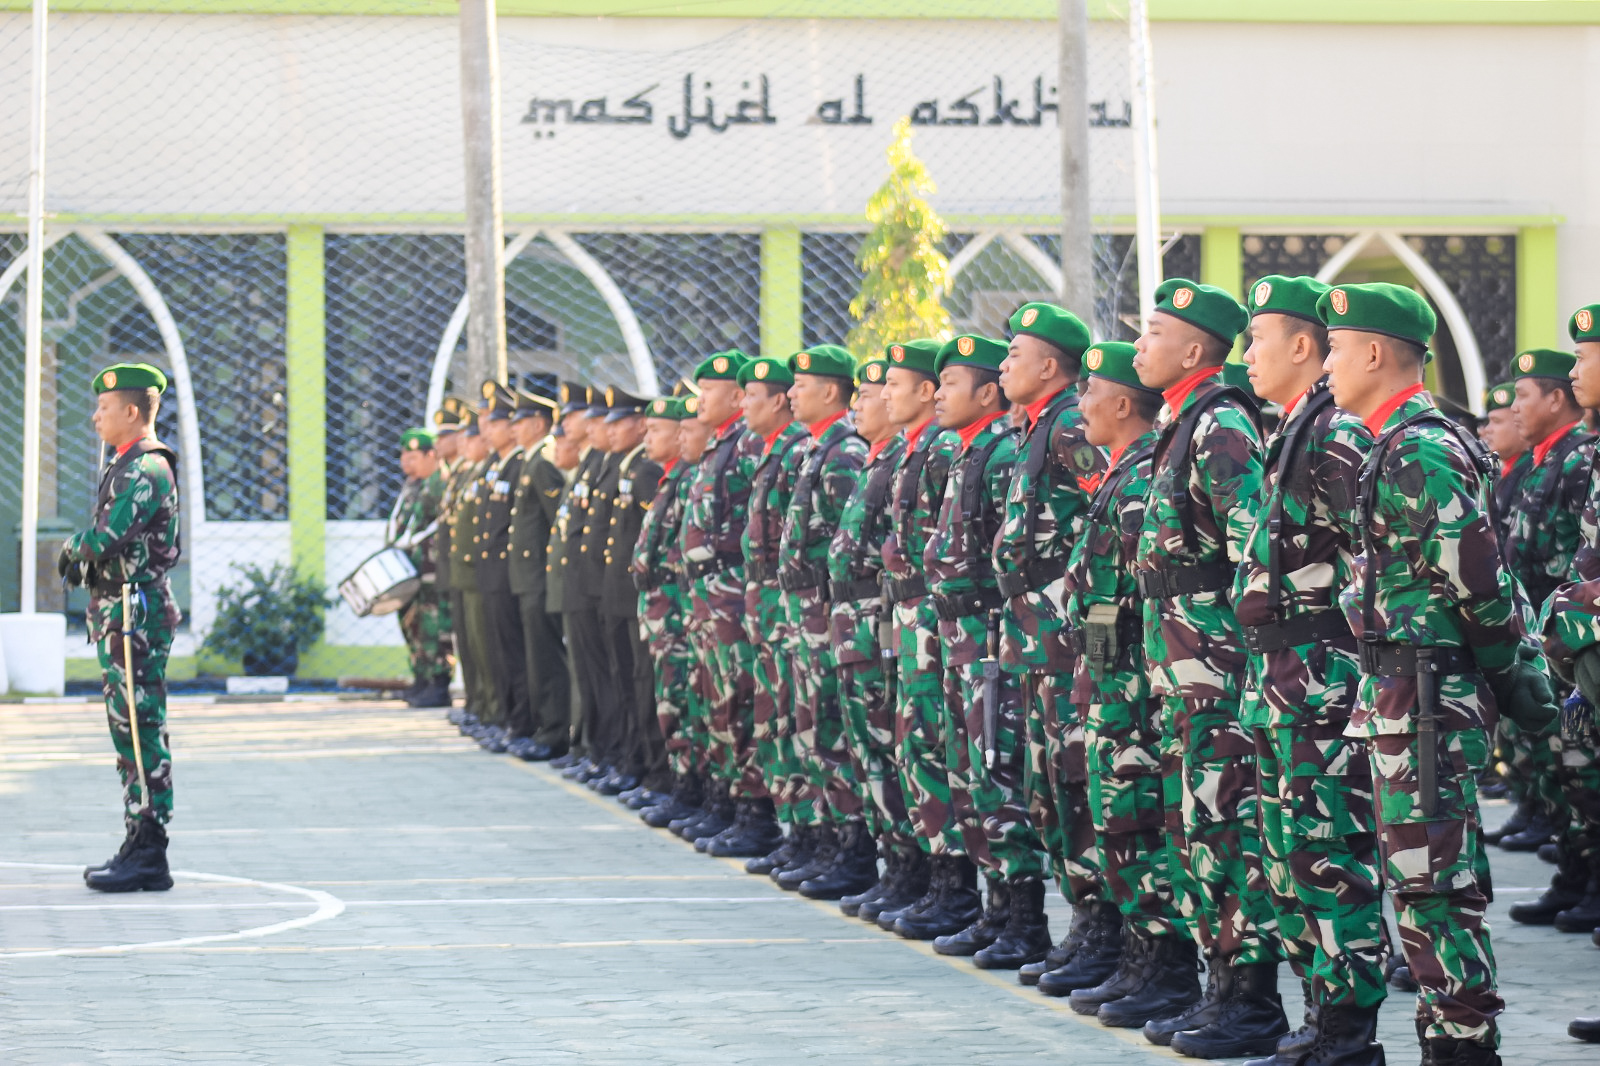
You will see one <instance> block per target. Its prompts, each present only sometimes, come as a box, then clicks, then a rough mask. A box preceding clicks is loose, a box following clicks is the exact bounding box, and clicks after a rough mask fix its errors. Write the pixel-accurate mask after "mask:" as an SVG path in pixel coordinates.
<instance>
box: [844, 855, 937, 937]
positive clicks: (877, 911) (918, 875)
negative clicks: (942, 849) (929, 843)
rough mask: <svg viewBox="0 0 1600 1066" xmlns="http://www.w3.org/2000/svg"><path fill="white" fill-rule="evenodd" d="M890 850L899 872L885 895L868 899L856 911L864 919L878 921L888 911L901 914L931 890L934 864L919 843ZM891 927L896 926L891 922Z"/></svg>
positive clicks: (857, 915) (875, 922)
mask: <svg viewBox="0 0 1600 1066" xmlns="http://www.w3.org/2000/svg"><path fill="white" fill-rule="evenodd" d="M891 853H892V854H893V855H894V856H895V857H896V862H897V863H898V866H899V872H898V875H897V876H896V877H895V880H894V883H893V885H892V886H891V887H890V888H889V889H888V890H887V891H885V892H884V894H883V895H881V896H879V897H878V898H877V899H873V900H868V901H867V902H865V903H863V904H862V905H861V906H860V908H859V909H858V910H857V911H856V917H857V918H860V919H861V920H862V921H864V922H872V923H874V924H877V923H878V922H879V920H880V919H881V918H882V917H883V916H884V915H885V914H894V915H895V916H896V917H898V916H899V912H900V911H902V910H904V909H905V908H907V907H909V906H911V905H912V904H913V903H915V902H917V900H919V899H921V898H922V894H923V893H924V892H926V891H928V875H929V874H930V873H931V872H932V865H931V863H930V860H929V858H928V855H927V853H926V852H924V851H923V850H922V849H921V848H920V847H917V846H916V845H911V846H910V847H899V848H894V849H893V850H892V852H891ZM890 927H891V928H892V927H893V923H892V922H891V923H890Z"/></svg>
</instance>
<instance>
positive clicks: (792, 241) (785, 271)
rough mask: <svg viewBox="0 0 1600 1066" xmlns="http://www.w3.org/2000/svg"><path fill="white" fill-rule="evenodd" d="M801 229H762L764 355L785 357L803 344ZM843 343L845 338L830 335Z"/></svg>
mask: <svg viewBox="0 0 1600 1066" xmlns="http://www.w3.org/2000/svg"><path fill="white" fill-rule="evenodd" d="M800 308H801V301H800V230H799V229H797V228H796V227H794V226H774V227H773V228H771V229H766V230H762V231H761V354H762V355H767V356H778V357H780V358H781V357H783V356H786V355H790V354H791V353H793V352H797V351H799V350H800V348H801V347H802V345H801V330H800V317H801V311H800ZM830 339H831V340H834V342H835V343H843V341H844V338H843V337H838V338H830Z"/></svg>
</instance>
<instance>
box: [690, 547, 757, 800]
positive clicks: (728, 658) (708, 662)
mask: <svg viewBox="0 0 1600 1066" xmlns="http://www.w3.org/2000/svg"><path fill="white" fill-rule="evenodd" d="M693 607H694V623H693V624H692V625H691V626H690V630H689V632H690V635H691V644H692V645H693V647H694V651H695V658H696V659H697V660H698V662H699V664H700V667H701V670H700V673H699V677H700V682H701V699H702V700H703V701H704V703H705V707H706V723H707V741H706V767H707V769H708V770H709V771H710V773H711V775H712V776H713V777H714V778H716V779H718V780H719V781H721V782H724V783H725V784H726V785H727V787H728V790H729V794H730V795H731V796H733V797H734V798H735V799H743V798H751V799H761V798H765V797H766V796H767V787H766V784H765V783H764V782H763V781H762V777H761V770H760V767H759V766H758V765H757V762H756V748H755V741H754V731H755V676H754V671H755V668H756V653H755V648H753V647H752V646H751V645H750V642H749V641H747V640H746V639H745V632H744V572H743V569H742V568H739V567H734V568H731V569H728V570H724V571H722V572H721V573H718V574H715V575H712V576H710V577H706V578H703V579H701V580H700V581H698V582H697V583H696V584H695V587H694V593H693Z"/></svg>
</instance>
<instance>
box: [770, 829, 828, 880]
mask: <svg viewBox="0 0 1600 1066" xmlns="http://www.w3.org/2000/svg"><path fill="white" fill-rule="evenodd" d="M812 834H813V836H814V838H815V839H816V847H815V849H814V850H813V851H812V852H811V858H810V859H809V860H808V861H806V862H803V863H790V864H789V865H788V866H785V867H784V868H783V869H781V870H778V871H776V872H775V873H774V874H773V875H772V879H773V880H774V881H776V882H777V883H778V887H779V888H781V889H783V890H784V891H785V892H795V891H798V890H799V888H800V886H801V885H802V884H804V883H805V882H806V881H809V880H811V879H812V878H813V877H816V876H817V875H818V874H820V873H822V871H824V870H826V869H827V868H828V867H829V866H830V865H831V864H832V863H833V857H834V856H835V855H837V854H838V853H839V831H838V830H837V829H835V828H834V827H833V823H832V822H823V823H822V824H821V825H818V826H814V827H812Z"/></svg>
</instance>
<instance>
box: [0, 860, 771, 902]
mask: <svg viewBox="0 0 1600 1066" xmlns="http://www.w3.org/2000/svg"><path fill="white" fill-rule="evenodd" d="M71 869H74V870H75V869H77V867H75V866H74V867H71ZM183 876H185V877H193V876H195V875H194V874H184V875H183ZM250 883H251V884H259V883H261V882H255V881H252V882H250ZM271 887H278V888H285V887H289V886H285V885H278V886H271ZM340 902H342V903H343V904H344V906H345V907H347V908H348V907H462V906H520V905H526V904H532V905H535V906H537V905H539V904H551V905H557V904H559V905H560V906H563V907H570V906H584V905H591V904H592V905H599V906H615V905H619V904H636V903H670V904H672V905H673V906H679V905H682V904H686V903H794V902H797V900H796V899H795V897H793V896H598V897H597V896H570V897H569V896H510V897H491V898H488V899H347V900H341V901H340ZM304 906H305V904H304V903H301V902H298V901H295V900H284V901H283V902H281V903H264V902H263V903H12V904H7V905H5V906H0V912H8V911H247V910H263V909H270V908H274V907H278V908H282V907H304Z"/></svg>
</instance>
